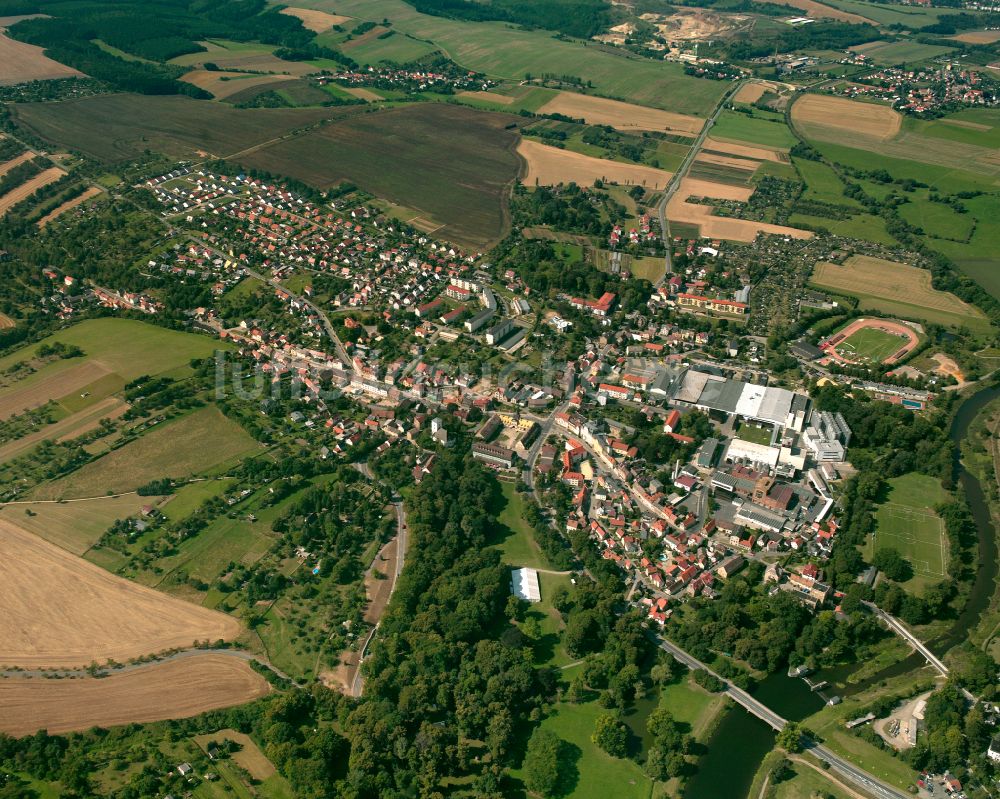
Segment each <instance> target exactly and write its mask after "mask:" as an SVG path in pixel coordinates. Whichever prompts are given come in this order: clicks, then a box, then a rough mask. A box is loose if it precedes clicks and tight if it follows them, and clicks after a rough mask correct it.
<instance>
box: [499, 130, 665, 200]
mask: <svg viewBox="0 0 1000 799" xmlns="http://www.w3.org/2000/svg"><path fill="white" fill-rule="evenodd" d="M517 152H518V154H519V155H520V156H521V157H522V158H524V160H525V161H527V162H528V171H527V174H526V175H525V176H524V178H522V181H521V182H522V183H524V185H525V186H534V185H535V182H536V181H537V182H538V183H539V184H540V185H543V186H554V185H556V184H558V183H576V184H577V185H579V186H593V185H594V181H595V180H604V181H611V182H615V183H621V184H625V185H641V186H646V187H647V188H651V189H659V188H662V187H663V186H665V185H666V184H667V182H668V181H669V180H670V173H669V172H665V171H664V170H662V169H654V168H653V167H651V166H643V165H642V164H624V163H621V162H620V161H608V160H605V159H603V158H593V157H592V156H589V155H582V154H580V153H574V152H571V151H569V150H560V149H559V148H558V147H549V146H548V145H546V144H540V143H538V142H536V141H532V140H531V139H522V140H521V143H520V144H518V146H517Z"/></svg>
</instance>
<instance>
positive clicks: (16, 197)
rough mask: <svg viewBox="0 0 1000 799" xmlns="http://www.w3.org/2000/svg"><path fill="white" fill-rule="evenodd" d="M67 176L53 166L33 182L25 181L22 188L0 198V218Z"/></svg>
mask: <svg viewBox="0 0 1000 799" xmlns="http://www.w3.org/2000/svg"><path fill="white" fill-rule="evenodd" d="M65 174H66V173H65V172H63V171H62V170H61V169H60V168H59V167H57V166H52V167H49V168H48V169H46V170H44V171H43V172H39V173H38V174H37V175H35V176H34V177H33V178H31V180H28V181H25V182H24V183H22V184H21V185H20V186H15V187H14V188H13V189H11V190H10V191H9V192H7V193H6V194H5V195H4V196H3V197H0V216H3V215H4V214H6V213H7V212H8V211H9V210H10V209H11V208H13V207H14V206H15V205H17V204H18V203H19V202H21V201H22V200H27V199H28V198H29V197H30V196H31V195H32V194H34V193H35V192H36V191H38V190H39V189H41V188H43V187H44V186H48V185H49V184H50V183H55V182H56V181H57V180H59V178H61V177H62V176H63V175H65Z"/></svg>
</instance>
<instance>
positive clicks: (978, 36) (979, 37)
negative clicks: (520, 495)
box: [949, 30, 1000, 44]
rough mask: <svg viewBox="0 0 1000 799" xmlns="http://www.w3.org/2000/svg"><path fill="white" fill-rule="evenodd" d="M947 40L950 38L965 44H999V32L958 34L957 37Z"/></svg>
mask: <svg viewBox="0 0 1000 799" xmlns="http://www.w3.org/2000/svg"><path fill="white" fill-rule="evenodd" d="M949 38H952V39H954V40H955V41H957V42H965V43H966V44H993V42H1000V30H998V31H966V32H965V33H960V34H958V35H957V36H951V37H949Z"/></svg>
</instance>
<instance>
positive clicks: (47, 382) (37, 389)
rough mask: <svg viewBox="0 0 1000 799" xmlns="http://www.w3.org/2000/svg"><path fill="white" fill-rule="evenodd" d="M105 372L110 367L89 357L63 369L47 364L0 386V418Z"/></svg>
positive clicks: (62, 394)
mask: <svg viewBox="0 0 1000 799" xmlns="http://www.w3.org/2000/svg"><path fill="white" fill-rule="evenodd" d="M109 374H111V370H110V369H108V368H107V367H106V366H104V365H103V364H102V363H100V362H99V361H93V360H88V361H86V362H84V363H78V364H75V365H73V366H69V367H67V368H64V369H55V368H53V367H52V366H49V367H47V368H46V370H45V372H42V373H41V374H36V375H32V376H30V377H27V378H25V380H23V381H19V382H17V383H14V384H12V385H10V386H7V387H6V388H4V389H2V390H0V421H2V420H4V419H7V418H9V417H11V416H13V415H14V414H17V413H22V412H24V411H27V410H31V409H32V408H38V407H40V406H42V405H44V404H45V403H46V402H48V401H49V400H51V399H55V398H56V397H65V396H66V395H67V394H71V393H73V392H74V391H78V390H80V389H81V388H83V387H84V386H88V385H90V384H91V383H93V382H95V381H96V380H98V379H99V378H101V377H104V376H105V375H109Z"/></svg>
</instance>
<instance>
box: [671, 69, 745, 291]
mask: <svg viewBox="0 0 1000 799" xmlns="http://www.w3.org/2000/svg"><path fill="white" fill-rule="evenodd" d="M745 82H746V81H743V80H738V81H736V82H735V83H734V84H733V85H732V86H731V87H730V88H729V91H727V92H726V93H725V94H724V95H722V99H721V100H719V104H718V105H717V106H716V107H715V110H714V111H713V112H712V116H710V117H709V118H708V119H707V120H705V124H704V126H703V127H702V129H701V133H699V134H698V138H697V139H695V140H694V144H692V145H691V149H689V150H688V154H687V156H686V157H685V158H684V161H683V162H682V163H681V165H680V168H679V169H678V170H677V171H676V172H674V174H673V176H672V177H671V178H670V180H669V181H668V182H667V185H666V188H664V190H663V199H661V200H660V204H659V205H658V206H657V208H656V213H657V215H658V216H659V218H660V237H661V238H662V239H663V246H664V248H665V249H666V256H665V261H666V269H664V271H663V277H661V278H660V279H659V280H658V281H656V288H659V287H660V286H662V285H663V281H665V280H666V279H667V276H668V275H670V273H671V272H672V271H673V265H672V263H671V252H670V250H671V246H670V227H669V225H668V223H667V204H668V203H669V202H670V198H671V197H673V196H674V193H675V192H676V191H677V187H678V186H680V185H681V181H682V180H683V179H684V178H685V177H687V173H688V172H689V171H690V169H691V165H692V164H693V163H694V159H695V158H697V157H698V153H699V152H701V148H702V146H703V145H704V144H705V139H706V138H708V134H709V131H710V130H711V129H712V126H713V125H714V124H715V121H716V120H717V119H718V118H719V114H721V113H722V111H723V109H724V108H725V107H726V103H728V102H729V100H730V98H731V97H732V96H733V95H734V94H736V92H738V91H739V90H740V87H742V86H743V84H744V83H745Z"/></svg>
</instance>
